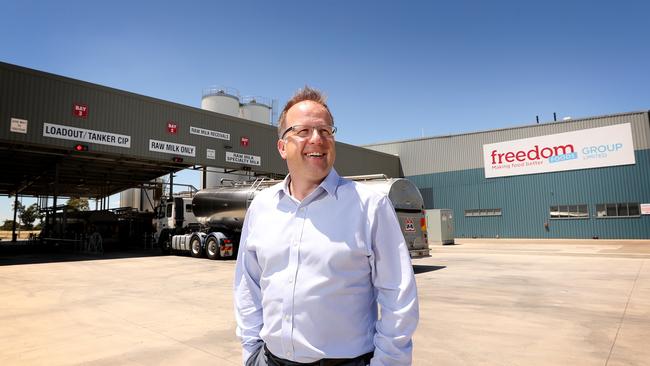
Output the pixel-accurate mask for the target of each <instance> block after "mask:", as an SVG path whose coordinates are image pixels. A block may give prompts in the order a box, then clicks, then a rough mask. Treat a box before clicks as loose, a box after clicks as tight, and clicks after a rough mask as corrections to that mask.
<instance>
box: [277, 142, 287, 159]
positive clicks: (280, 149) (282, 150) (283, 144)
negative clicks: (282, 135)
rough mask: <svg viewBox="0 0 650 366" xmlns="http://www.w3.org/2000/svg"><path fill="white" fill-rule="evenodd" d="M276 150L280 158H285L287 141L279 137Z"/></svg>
mask: <svg viewBox="0 0 650 366" xmlns="http://www.w3.org/2000/svg"><path fill="white" fill-rule="evenodd" d="M278 152H279V153H280V156H281V157H282V159H284V160H287V142H286V141H284V140H282V139H280V140H278Z"/></svg>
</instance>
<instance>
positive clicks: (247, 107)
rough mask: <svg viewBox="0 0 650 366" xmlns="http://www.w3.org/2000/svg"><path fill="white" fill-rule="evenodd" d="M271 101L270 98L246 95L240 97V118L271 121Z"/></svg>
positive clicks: (261, 121)
mask: <svg viewBox="0 0 650 366" xmlns="http://www.w3.org/2000/svg"><path fill="white" fill-rule="evenodd" d="M271 106H272V102H271V99H270V98H266V97H260V96H248V97H244V98H242V105H241V110H240V113H241V114H240V116H241V118H244V119H247V120H250V121H255V122H259V123H265V124H270V123H271V110H272V108H271Z"/></svg>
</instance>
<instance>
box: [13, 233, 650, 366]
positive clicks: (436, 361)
mask: <svg viewBox="0 0 650 366" xmlns="http://www.w3.org/2000/svg"><path fill="white" fill-rule="evenodd" d="M71 259H77V260H71ZM79 259H84V258H83V257H80V256H62V255H56V254H50V255H48V256H40V255H30V256H17V257H10V258H7V257H4V258H2V257H0V365H48V366H54V365H238V364H240V349H239V343H238V340H237V339H236V337H235V325H234V318H233V312H232V297H231V283H232V277H233V272H234V262H232V261H226V262H220V261H210V260H207V259H195V258H190V257H178V256H151V255H150V253H149V254H148V253H146V252H142V253H136V254H135V255H131V256H124V257H115V256H112V257H111V256H110V255H108V256H106V257H105V258H104V259H101V260H79ZM86 259H92V258H86ZM413 264H414V270H415V272H416V278H417V282H418V291H419V296H420V312H421V318H420V325H419V327H418V329H417V332H416V334H415V339H414V365H423V366H424V365H450V366H451V365H495V366H496V365H526V366H530V365H611V366H614V365H648V364H650V347H649V346H648V345H649V344H650V343H649V341H648V340H649V339H650V242H647V241H646V242H627V241H625V242H615V241H614V242H599V241H584V242H578V241H576V242H566V241H563V242H549V241H544V242H542V241H517V240H508V241H506V240H493V241H481V240H465V241H460V244H459V245H452V246H435V247H433V253H432V257H430V258H422V259H414V260H413Z"/></svg>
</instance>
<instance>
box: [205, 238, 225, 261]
mask: <svg viewBox="0 0 650 366" xmlns="http://www.w3.org/2000/svg"><path fill="white" fill-rule="evenodd" d="M205 254H206V255H207V256H208V258H210V259H218V258H221V257H220V256H219V243H218V240H217V239H216V238H214V237H212V236H211V237H209V238H208V240H207V241H206V242H205Z"/></svg>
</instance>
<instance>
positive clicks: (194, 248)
mask: <svg viewBox="0 0 650 366" xmlns="http://www.w3.org/2000/svg"><path fill="white" fill-rule="evenodd" d="M190 254H191V255H192V257H194V258H199V257H202V256H203V248H201V239H200V238H199V237H198V235H195V236H193V237H192V239H190Z"/></svg>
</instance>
